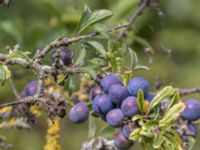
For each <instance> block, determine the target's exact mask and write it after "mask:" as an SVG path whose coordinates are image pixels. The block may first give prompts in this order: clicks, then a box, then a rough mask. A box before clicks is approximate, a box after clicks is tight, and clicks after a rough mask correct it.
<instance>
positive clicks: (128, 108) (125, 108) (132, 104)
mask: <svg viewBox="0 0 200 150" xmlns="http://www.w3.org/2000/svg"><path fill="white" fill-rule="evenodd" d="M121 110H122V112H123V113H124V115H125V116H126V117H129V118H131V117H132V116H133V115H136V114H138V113H139V111H138V106H137V98H136V97H134V96H129V97H127V98H126V99H125V100H124V101H123V102H122V104H121Z"/></svg>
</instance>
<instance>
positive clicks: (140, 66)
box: [133, 64, 150, 71]
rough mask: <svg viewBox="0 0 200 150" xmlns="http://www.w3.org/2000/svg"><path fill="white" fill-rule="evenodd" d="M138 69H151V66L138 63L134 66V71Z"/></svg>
mask: <svg viewBox="0 0 200 150" xmlns="http://www.w3.org/2000/svg"><path fill="white" fill-rule="evenodd" d="M138 70H150V69H149V67H147V66H142V65H139V64H137V65H136V66H135V67H134V68H133V71H138Z"/></svg>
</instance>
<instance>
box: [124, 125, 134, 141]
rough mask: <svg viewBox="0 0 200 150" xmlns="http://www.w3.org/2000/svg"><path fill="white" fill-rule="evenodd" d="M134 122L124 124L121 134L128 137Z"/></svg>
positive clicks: (132, 129)
mask: <svg viewBox="0 0 200 150" xmlns="http://www.w3.org/2000/svg"><path fill="white" fill-rule="evenodd" d="M134 127H135V125H134V123H132V122H131V123H129V124H125V125H124V126H123V128H122V130H121V132H122V134H123V136H124V137H125V138H127V139H129V136H130V134H131V133H132V132H133V131H134Z"/></svg>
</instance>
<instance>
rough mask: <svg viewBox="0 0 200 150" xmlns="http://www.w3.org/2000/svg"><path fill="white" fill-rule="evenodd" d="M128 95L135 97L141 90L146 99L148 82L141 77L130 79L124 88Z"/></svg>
mask: <svg viewBox="0 0 200 150" xmlns="http://www.w3.org/2000/svg"><path fill="white" fill-rule="evenodd" d="M126 88H127V90H128V93H129V94H130V95H132V96H135V97H137V94H138V91H139V90H140V89H141V90H142V91H143V93H144V96H145V97H146V96H147V95H148V91H149V82H148V81H147V80H145V79H144V78H141V77H136V78H133V79H131V80H130V81H129V82H128V84H127V86H126Z"/></svg>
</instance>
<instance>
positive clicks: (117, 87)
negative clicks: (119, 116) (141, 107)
mask: <svg viewBox="0 0 200 150" xmlns="http://www.w3.org/2000/svg"><path fill="white" fill-rule="evenodd" d="M108 94H109V95H110V96H111V97H112V102H113V103H114V104H121V102H122V101H123V100H124V99H125V98H127V97H128V91H127V90H126V88H125V87H124V86H123V85H121V84H113V85H112V86H111V87H110V89H109V91H108Z"/></svg>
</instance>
